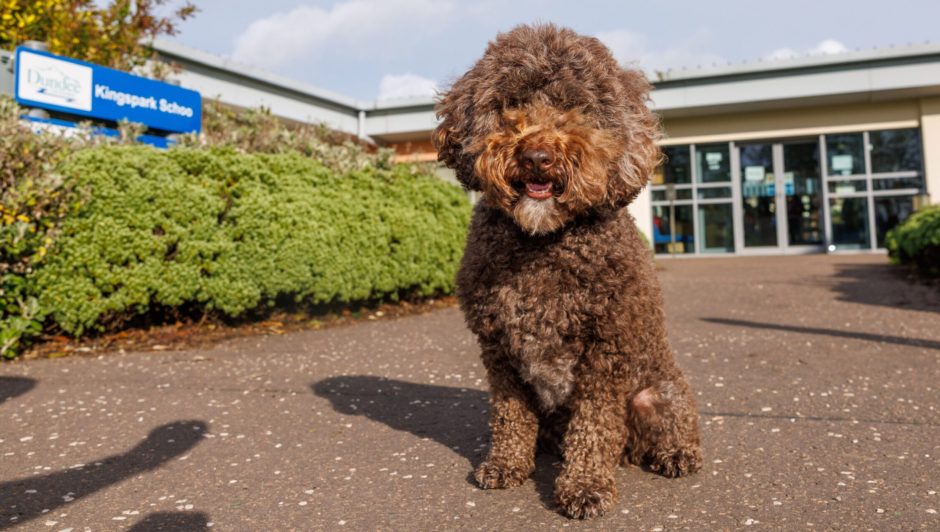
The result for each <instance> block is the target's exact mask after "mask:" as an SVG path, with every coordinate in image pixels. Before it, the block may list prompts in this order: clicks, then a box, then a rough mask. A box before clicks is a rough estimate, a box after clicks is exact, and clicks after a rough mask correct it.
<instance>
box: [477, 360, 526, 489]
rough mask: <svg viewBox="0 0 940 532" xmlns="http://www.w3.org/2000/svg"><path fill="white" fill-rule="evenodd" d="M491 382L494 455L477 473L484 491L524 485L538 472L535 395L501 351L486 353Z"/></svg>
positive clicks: (488, 458)
mask: <svg viewBox="0 0 940 532" xmlns="http://www.w3.org/2000/svg"><path fill="white" fill-rule="evenodd" d="M483 365H484V366H486V372H487V377H488V379H489V383H490V432H491V441H490V452H489V454H488V455H487V457H486V460H485V461H484V462H483V463H482V464H480V465H479V466H478V467H477V469H476V471H475V472H474V475H473V476H474V478H475V479H476V481H477V483H478V484H479V485H480V487H482V488H512V487H515V486H519V485H521V484H522V483H523V482H525V480H526V479H527V478H529V475H531V474H532V471H533V469H535V444H536V439H537V436H538V431H539V420H538V414H537V413H536V410H535V405H534V404H533V399H532V397H531V394H530V393H529V392H528V391H527V390H526V389H525V387H524V384H523V382H522V380H521V379H520V378H519V375H518V374H517V373H516V371H515V370H514V369H513V368H512V367H511V365H510V364H509V361H508V360H507V359H506V358H505V355H503V354H502V353H501V352H500V351H499V350H498V349H497V348H493V349H486V348H484V350H483Z"/></svg>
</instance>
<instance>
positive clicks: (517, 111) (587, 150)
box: [433, 25, 661, 235]
mask: <svg viewBox="0 0 940 532" xmlns="http://www.w3.org/2000/svg"><path fill="white" fill-rule="evenodd" d="M649 89H650V87H649V83H648V82H647V81H646V78H645V76H644V75H643V74H642V73H641V72H639V71H636V70H625V69H623V68H621V67H620V66H619V65H618V64H617V61H616V60H615V59H614V58H613V56H612V55H611V53H610V51H609V50H608V49H607V48H606V47H605V46H604V45H603V44H601V42H600V41H598V40H597V39H595V38H592V37H584V36H580V35H577V34H576V33H574V32H573V31H571V30H567V29H558V28H556V27H555V26H553V25H539V26H519V27H517V28H515V29H513V30H512V31H510V32H508V33H503V34H500V35H499V36H497V37H496V40H495V41H494V42H491V43H490V45H489V47H488V48H487V50H486V52H485V53H484V55H483V57H482V58H481V59H480V60H479V61H478V62H477V63H476V65H474V66H473V67H472V68H471V69H470V70H469V71H468V72H467V73H466V74H465V75H464V76H463V77H461V78H460V79H458V80H457V81H456V82H455V83H454V84H453V86H452V87H451V89H450V90H449V91H448V92H447V93H446V94H444V95H443V96H442V97H441V99H440V101H439V102H438V105H437V116H438V118H439V119H440V120H441V123H440V125H439V126H438V127H437V129H435V131H434V136H433V140H434V144H435V147H436V148H437V150H438V159H439V160H440V161H442V162H444V163H445V164H446V165H447V166H449V167H451V168H453V169H454V170H455V171H456V173H457V179H459V180H460V182H461V183H463V185H464V186H465V187H467V188H468V189H470V190H479V191H482V192H483V201H485V202H486V203H487V204H489V205H492V206H495V207H498V208H500V209H502V210H503V211H504V212H506V213H507V214H508V215H509V216H511V217H512V218H513V219H514V220H515V221H516V223H517V224H518V225H519V226H520V227H522V228H523V229H524V230H525V231H526V232H528V233H530V234H533V235H537V234H546V233H550V232H552V231H555V230H557V229H559V228H560V227H562V226H564V225H565V224H566V223H567V222H569V221H570V220H573V219H574V218H576V217H578V216H579V215H581V214H583V213H586V212H589V211H591V210H603V209H614V210H615V209H620V208H622V207H624V206H625V205H627V204H628V203H630V201H632V200H633V198H635V197H636V195H637V194H638V193H639V192H640V190H641V189H642V188H643V186H644V185H645V184H646V182H647V181H648V179H649V175H650V174H651V173H652V170H653V168H654V167H655V166H656V164H657V163H658V162H659V160H660V157H661V156H660V152H659V149H658V147H657V146H656V143H655V141H656V139H657V137H658V135H659V122H658V120H657V119H656V117H655V115H653V114H652V113H651V112H650V110H649V109H648V108H647V106H646V101H647V99H648V95H649Z"/></svg>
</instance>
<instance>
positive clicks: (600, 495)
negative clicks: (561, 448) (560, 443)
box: [555, 473, 617, 519]
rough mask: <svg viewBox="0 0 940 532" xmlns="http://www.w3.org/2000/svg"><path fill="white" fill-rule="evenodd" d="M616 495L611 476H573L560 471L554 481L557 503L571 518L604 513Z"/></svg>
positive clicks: (588, 517)
mask: <svg viewBox="0 0 940 532" xmlns="http://www.w3.org/2000/svg"><path fill="white" fill-rule="evenodd" d="M616 497H617V492H616V491H615V488H614V481H613V479H612V478H591V477H583V476H578V477H575V476H571V475H567V474H565V473H562V474H561V475H560V476H559V477H558V479H557V480H556V481H555V498H556V499H557V501H558V505H559V506H560V507H561V510H562V512H563V513H564V514H565V515H567V516H568V517H571V518H573V519H591V518H593V517H599V516H601V515H604V514H605V513H607V511H608V510H610V507H611V506H613V504H614V499H615V498H616Z"/></svg>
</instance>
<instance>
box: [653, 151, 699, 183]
mask: <svg viewBox="0 0 940 532" xmlns="http://www.w3.org/2000/svg"><path fill="white" fill-rule="evenodd" d="M663 155H664V156H665V158H666V160H665V162H663V164H662V166H660V167H658V168H657V169H656V171H655V172H654V173H653V184H654V185H666V184H670V183H673V184H684V183H691V182H692V171H691V165H690V162H691V161H690V160H689V146H666V147H664V148H663Z"/></svg>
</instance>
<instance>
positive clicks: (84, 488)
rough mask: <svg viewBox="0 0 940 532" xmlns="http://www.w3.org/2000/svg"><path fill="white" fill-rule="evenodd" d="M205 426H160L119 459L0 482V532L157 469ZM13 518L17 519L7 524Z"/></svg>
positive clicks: (198, 438) (191, 444)
mask: <svg viewBox="0 0 940 532" xmlns="http://www.w3.org/2000/svg"><path fill="white" fill-rule="evenodd" d="M206 429H207V425H206V424H205V423H204V422H202V421H177V422H174V423H168V424H166V425H161V426H159V427H157V428H155V429H153V430H152V431H150V434H148V435H147V438H146V439H144V441H142V442H140V443H139V444H138V445H137V446H136V447H134V448H133V449H131V450H129V451H127V452H126V453H123V454H117V455H112V456H107V457H104V458H102V459H100V460H97V461H95V462H94V463H90V464H88V465H86V466H84V467H78V468H73V469H68V470H66V471H60V472H56V473H51V474H48V475H42V476H35V477H28V478H23V479H19V480H11V481H6V482H3V483H0V530H3V529H5V528H9V527H12V526H17V525H19V524H21V523H23V522H25V521H28V520H30V519H33V518H35V517H37V516H39V515H42V514H43V513H44V510H48V511H52V510H55V509H56V508H58V507H60V506H63V505H65V504H68V503H70V502H72V501H76V500H78V499H81V498H82V497H85V496H87V495H91V494H93V493H95V492H96V491H98V490H100V489H103V488H106V487H108V486H110V485H112V484H116V483H117V482H120V481H121V480H124V479H126V478H128V477H132V476H134V475H138V474H140V473H143V472H146V471H150V470H153V469H156V468H158V467H160V466H161V465H163V464H164V463H166V462H167V461H169V460H170V459H172V458H173V457H176V456H179V455H181V454H183V453H185V452H186V451H188V450H190V449H192V448H193V447H195V446H196V444H198V443H199V442H200V441H201V440H202V439H203V435H204V434H205V432H206ZM13 517H15V518H16V520H14V521H11V518H13Z"/></svg>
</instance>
